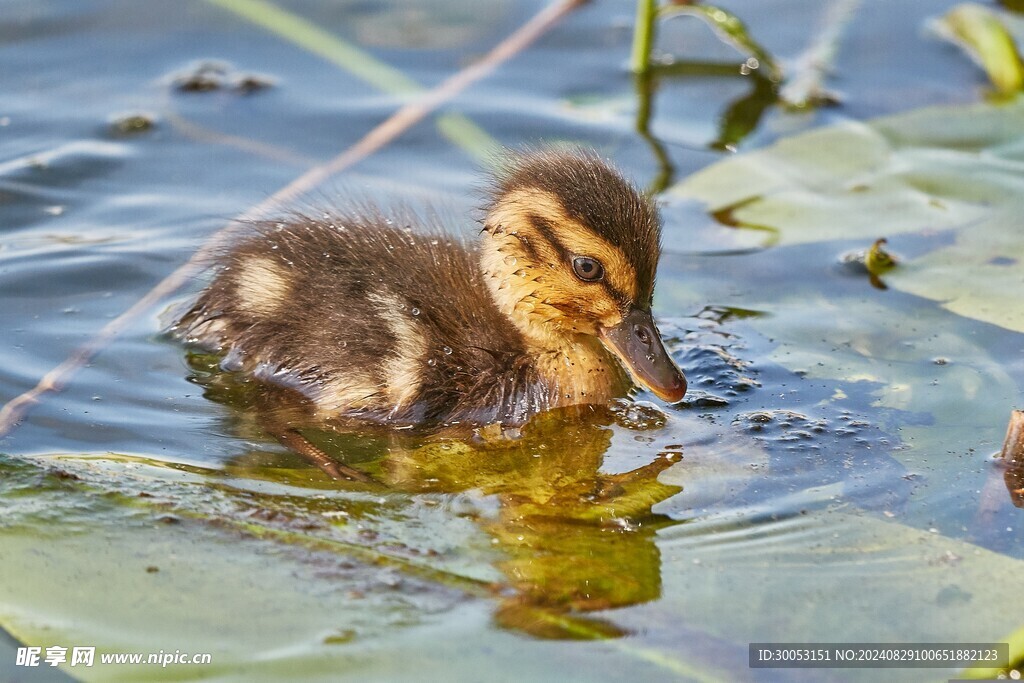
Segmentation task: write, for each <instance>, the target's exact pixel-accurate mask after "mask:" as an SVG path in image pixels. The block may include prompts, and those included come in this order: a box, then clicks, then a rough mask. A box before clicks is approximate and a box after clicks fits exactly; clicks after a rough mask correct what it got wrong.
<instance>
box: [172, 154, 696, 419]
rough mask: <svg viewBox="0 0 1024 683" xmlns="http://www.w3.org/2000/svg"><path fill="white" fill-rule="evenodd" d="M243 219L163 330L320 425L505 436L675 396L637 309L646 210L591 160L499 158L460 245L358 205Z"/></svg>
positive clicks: (649, 276) (647, 232)
mask: <svg viewBox="0 0 1024 683" xmlns="http://www.w3.org/2000/svg"><path fill="white" fill-rule="evenodd" d="M255 227H256V228H257V229H256V230H255V231H254V232H253V233H252V234H251V235H250V236H247V237H246V238H244V239H242V240H241V241H239V242H237V243H236V244H235V245H234V246H233V247H232V248H231V249H230V250H228V251H227V252H226V253H224V254H223V256H222V257H221V258H220V259H219V261H218V263H217V266H218V272H217V274H216V276H215V277H214V279H213V282H212V283H211V284H210V285H209V287H208V288H207V289H206V290H205V291H204V292H203V294H202V295H201V296H200V298H199V300H198V301H197V303H196V304H195V306H194V307H193V308H192V309H191V310H190V311H189V312H188V313H187V314H186V315H185V316H184V317H183V318H182V320H181V321H180V322H179V323H178V325H177V326H176V328H177V330H178V331H179V333H180V334H182V335H183V336H184V337H185V338H187V339H188V340H190V341H192V342H195V343H198V344H200V345H202V346H205V347H207V348H212V349H216V350H219V351H222V352H225V353H226V354H227V355H226V358H225V365H226V366H228V367H231V368H233V369H239V370H242V371H244V372H248V373H251V374H252V375H253V376H255V377H257V378H259V379H261V380H264V381H268V382H272V383H275V384H279V385H283V386H286V387H290V388H292V389H294V390H296V391H298V392H299V393H300V394H302V395H303V396H305V397H306V398H308V399H309V400H310V401H311V403H312V405H313V406H314V407H315V410H316V411H317V413H318V414H319V415H320V416H323V417H339V418H346V419H358V420H365V421H372V422H377V423H386V424H389V425H394V426H407V425H417V426H425V427H432V426H433V427H437V426H442V425H451V424H456V423H458V424H464V425H487V424H493V423H500V424H503V425H510V426H511V425H518V424H521V423H523V422H524V421H526V420H527V419H528V418H529V417H530V416H531V415H533V414H535V413H538V412H540V411H543V410H547V409H550V408H556V407H562V406H569V405H580V404H588V403H598V404H599V403H604V402H606V401H608V400H609V399H611V398H614V397H617V396H622V395H625V393H626V392H627V391H628V389H629V387H630V381H629V375H631V376H632V378H633V379H634V380H635V381H636V382H637V383H639V384H641V385H644V386H646V387H647V388H649V389H651V390H652V391H654V392H655V393H656V394H658V395H659V396H661V397H662V398H664V399H666V400H669V401H678V400H680V399H681V398H682V397H683V394H684V393H685V391H686V380H685V378H684V377H683V375H682V373H681V372H679V370H678V369H677V368H676V366H675V365H674V364H673V362H672V360H671V359H670V358H669V356H668V354H667V353H666V351H665V349H664V347H663V346H662V343H661V338H660V336H659V334H658V331H657V328H656V327H655V325H654V321H653V320H652V318H651V313H650V307H651V300H652V297H653V292H654V280H655V270H656V268H657V263H658V257H659V252H660V244H659V242H660V233H661V228H660V223H659V220H658V216H657V212H656V210H655V208H654V206H653V204H652V203H651V202H650V200H649V199H647V198H646V197H645V196H643V195H642V194H640V193H639V192H637V191H636V189H634V188H633V187H632V186H631V185H629V184H628V183H627V182H626V181H625V180H623V179H622V177H621V176H619V175H618V174H617V173H616V172H615V171H614V170H612V169H611V168H610V167H609V166H608V165H607V164H605V163H604V162H603V161H602V160H600V159H599V158H598V157H597V156H594V155H593V154H589V153H582V152H533V153H527V154H522V155H517V156H513V157H511V158H510V159H509V160H508V162H507V164H506V166H505V168H504V170H502V171H500V172H499V173H498V174H497V175H496V176H495V178H494V182H493V185H492V188H491V192H490V195H489V204H488V207H487V213H486V218H485V221H484V226H483V230H482V231H481V233H480V239H479V243H478V244H477V245H476V246H468V245H465V244H463V243H462V242H460V241H459V240H457V239H456V238H454V237H452V236H450V235H446V234H444V233H443V232H441V231H437V230H433V231H430V230H423V229H415V230H414V229H411V228H399V227H394V226H393V225H391V224H390V221H387V220H385V219H384V218H383V217H381V216H375V215H371V214H367V213H362V214H351V215H344V214H341V215H337V216H330V217H326V218H315V217H311V216H303V215H295V216H292V217H291V218H289V219H287V220H285V221H283V222H265V223H260V224H258V225H257V226H255ZM624 369H625V370H626V371H628V375H627V372H626V371H624Z"/></svg>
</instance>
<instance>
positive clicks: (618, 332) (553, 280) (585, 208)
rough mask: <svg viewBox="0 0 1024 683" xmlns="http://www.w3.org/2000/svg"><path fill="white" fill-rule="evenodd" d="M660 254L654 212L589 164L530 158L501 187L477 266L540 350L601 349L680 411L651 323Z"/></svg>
mask: <svg viewBox="0 0 1024 683" xmlns="http://www.w3.org/2000/svg"><path fill="white" fill-rule="evenodd" d="M660 253H661V224H660V221H659V219H658V213H657V210H656V209H655V207H654V204H653V203H652V202H651V200H650V199H649V198H647V197H646V196H644V195H642V194H641V193H640V192H638V191H637V190H636V188H634V187H633V186H632V185H630V184H629V183H628V182H626V181H625V180H624V179H623V178H622V177H621V176H620V175H619V174H618V173H617V172H616V171H615V170H613V169H612V168H611V167H609V166H608V165H607V164H606V163H605V162H604V161H602V160H601V159H600V158H599V157H597V156H595V155H593V154H590V153H585V152H531V153H526V154H522V155H519V156H515V157H513V158H511V159H510V160H509V161H508V162H507V164H506V166H505V168H504V169H503V170H502V171H500V172H499V173H498V174H497V176H496V178H495V183H494V187H493V189H492V195H491V202H490V205H489V207H488V210H487V216H486V219H485V223H484V229H483V233H482V243H481V249H480V261H481V268H482V270H483V272H484V274H485V276H486V279H487V284H488V287H489V288H490V291H491V295H492V296H493V298H494V300H495V302H496V303H497V305H498V307H499V309H501V311H502V312H503V313H504V314H505V315H506V316H508V318H509V319H510V320H511V321H512V322H513V324H515V325H516V327H517V328H518V329H519V330H520V332H521V333H522V334H523V336H524V337H525V338H526V339H527V341H528V343H530V344H531V345H533V346H535V347H537V348H551V349H559V348H565V347H567V346H569V345H570V344H572V343H578V341H579V337H580V336H590V337H594V338H597V339H599V340H600V341H601V343H602V344H603V345H604V346H605V347H606V348H607V349H608V350H609V351H610V352H611V353H612V354H614V355H615V356H616V357H617V358H618V359H619V361H620V362H621V363H622V364H623V365H624V366H625V368H626V369H627V370H628V371H629V373H630V375H632V377H633V379H634V381H636V382H637V383H638V384H641V385H643V386H645V387H647V388H649V389H650V390H651V391H653V392H654V393H655V394H657V395H658V396H660V397H661V398H663V399H665V400H667V401H678V400H680V399H681V398H682V397H683V395H684V394H685V393H686V378H685V377H684V376H683V374H682V373H681V372H680V371H679V369H678V368H677V367H676V366H675V364H674V363H673V362H672V359H671V358H670V357H669V355H668V353H667V352H666V351H665V347H664V346H663V345H662V342H661V335H660V334H659V332H658V329H657V327H655V325H654V320H653V318H652V317H651V302H652V299H653V296H654V279H655V271H656V270H657V266H658V257H659V255H660Z"/></svg>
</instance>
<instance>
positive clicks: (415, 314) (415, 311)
mask: <svg viewBox="0 0 1024 683" xmlns="http://www.w3.org/2000/svg"><path fill="white" fill-rule="evenodd" d="M410 313H412V314H413V316H417V315H419V314H420V309H418V308H416V307H415V306H413V307H412V310H411V311H410Z"/></svg>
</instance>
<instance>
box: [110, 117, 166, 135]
mask: <svg viewBox="0 0 1024 683" xmlns="http://www.w3.org/2000/svg"><path fill="white" fill-rule="evenodd" d="M155 127H156V116H155V115H153V114H150V113H147V112H132V113H128V114H119V115H117V116H115V117H114V118H113V120H112V121H111V122H110V131H111V132H112V133H113V134H114V135H118V136H125V135H137V134H139V133H146V132H149V131H151V130H153V128H155Z"/></svg>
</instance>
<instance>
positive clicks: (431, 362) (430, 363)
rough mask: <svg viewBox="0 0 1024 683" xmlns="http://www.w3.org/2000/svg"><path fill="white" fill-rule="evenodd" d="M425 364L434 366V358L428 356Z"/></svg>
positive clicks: (435, 363) (435, 362)
mask: <svg viewBox="0 0 1024 683" xmlns="http://www.w3.org/2000/svg"><path fill="white" fill-rule="evenodd" d="M427 365H429V366H430V367H434V366H435V365H437V361H436V360H434V359H433V358H428V359H427Z"/></svg>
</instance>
